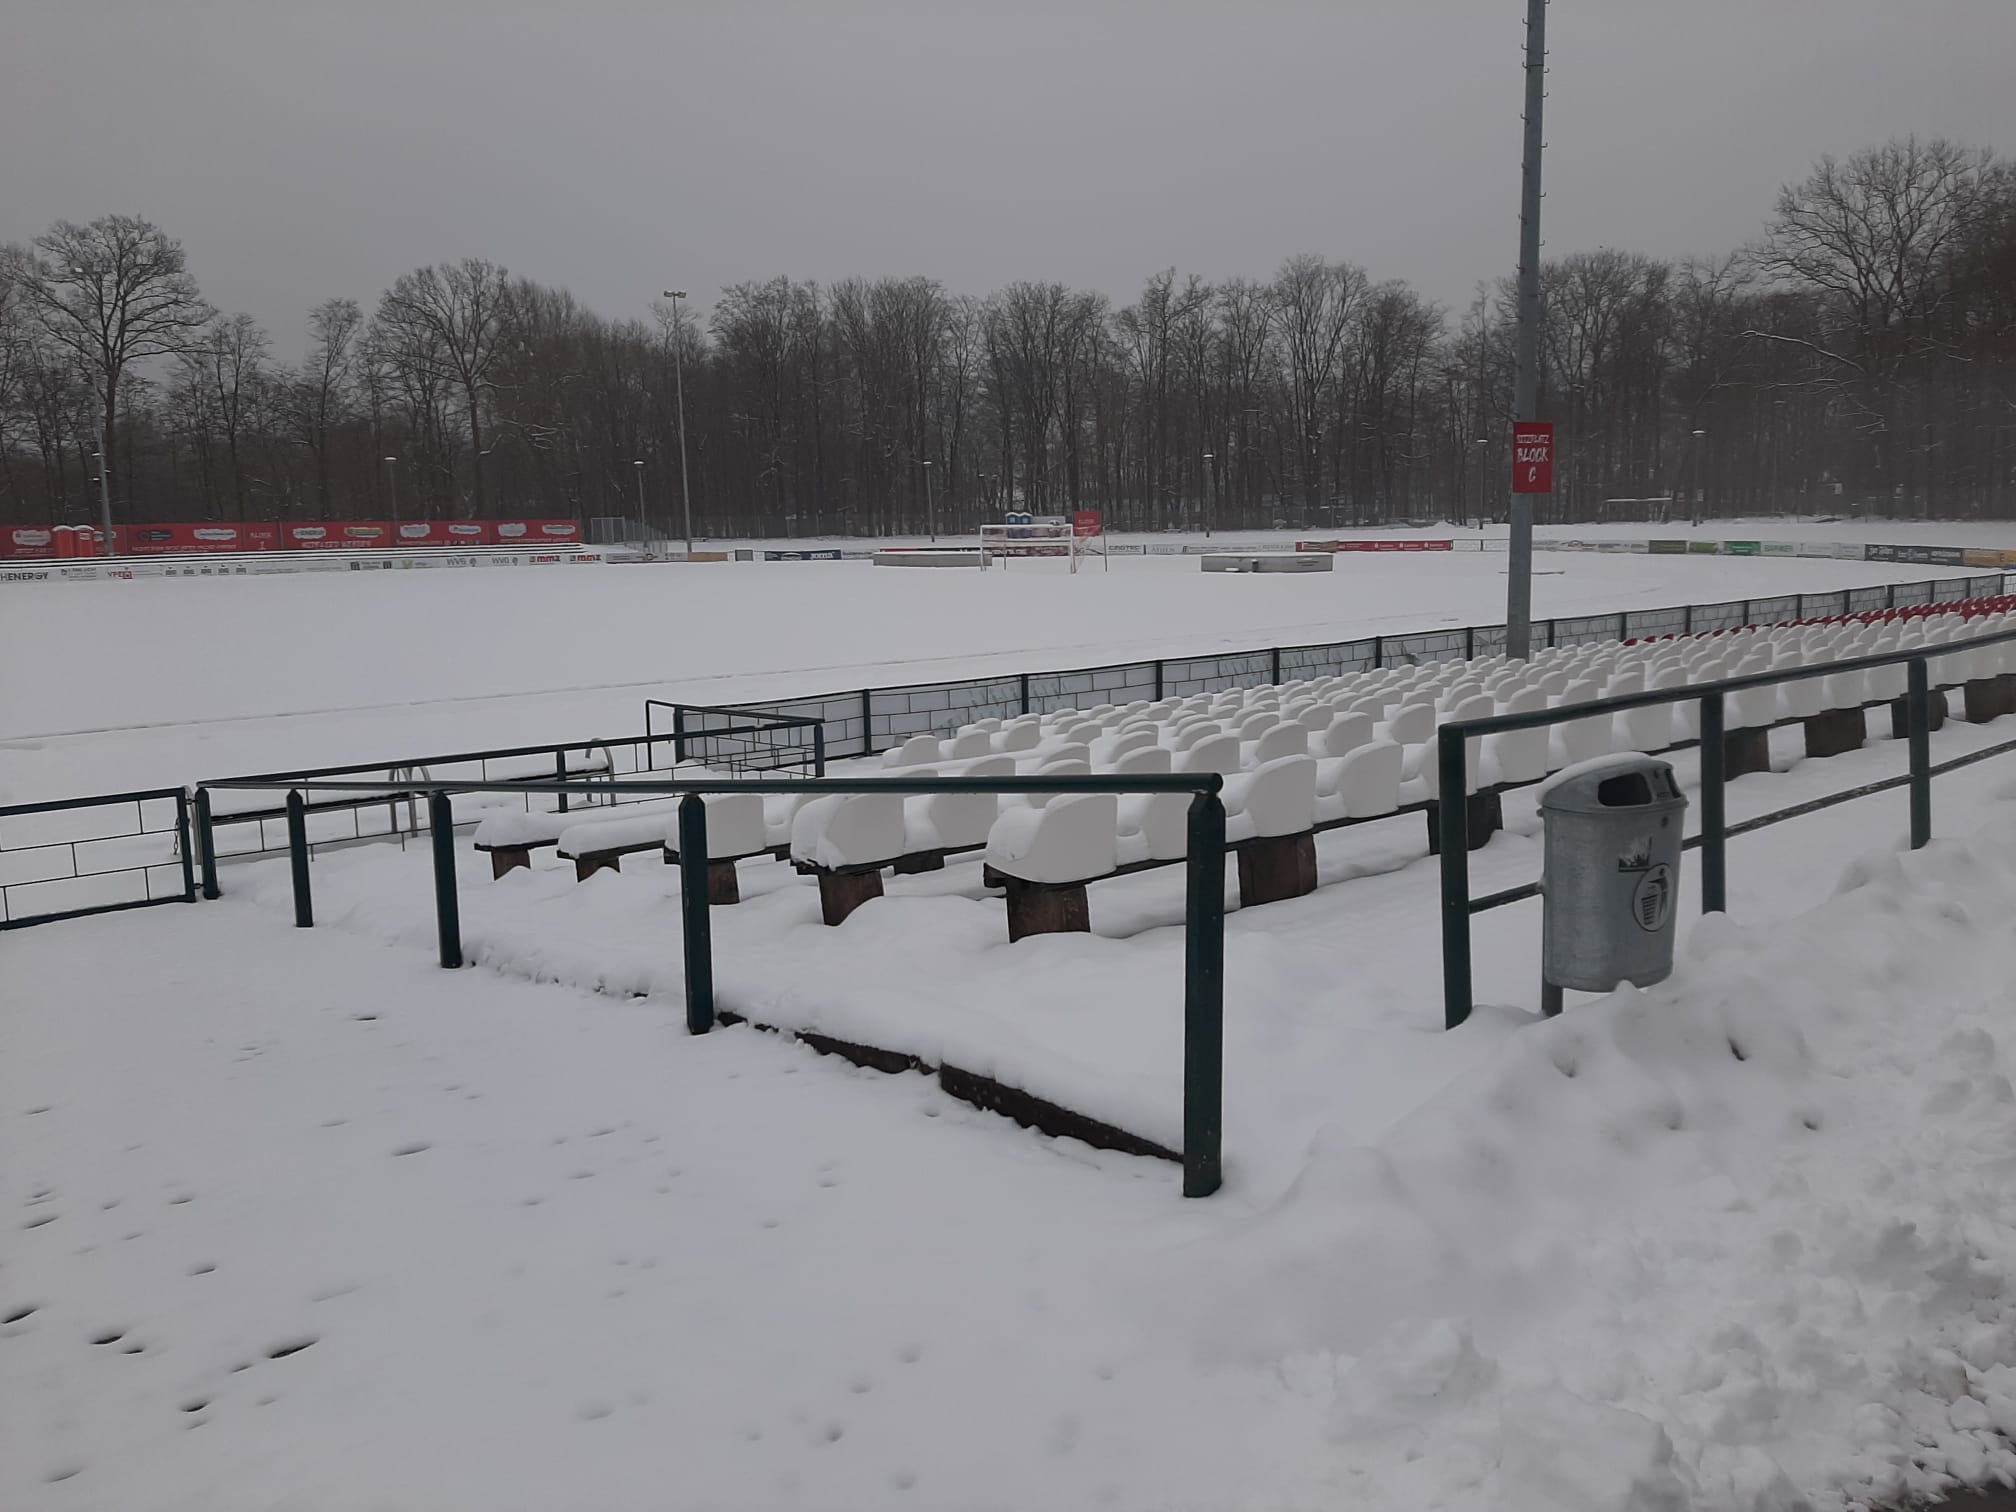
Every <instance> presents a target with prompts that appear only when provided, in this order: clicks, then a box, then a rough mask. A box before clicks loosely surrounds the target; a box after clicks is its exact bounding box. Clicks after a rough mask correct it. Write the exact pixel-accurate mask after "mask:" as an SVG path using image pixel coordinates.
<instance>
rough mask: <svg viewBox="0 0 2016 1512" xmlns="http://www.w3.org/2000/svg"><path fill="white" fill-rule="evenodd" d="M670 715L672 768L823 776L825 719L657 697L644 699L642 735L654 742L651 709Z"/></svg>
mask: <svg viewBox="0 0 2016 1512" xmlns="http://www.w3.org/2000/svg"><path fill="white" fill-rule="evenodd" d="M658 709H670V710H671V711H672V753H673V760H674V764H675V765H676V764H678V763H680V762H685V761H689V760H690V761H697V762H699V763H700V765H702V766H705V767H719V768H723V769H725V770H727V771H730V772H734V773H737V774H738V775H739V774H741V773H744V772H774V771H778V770H780V769H782V768H784V767H791V766H799V767H803V766H809V767H810V768H811V769H812V775H813V776H815V777H824V776H825V775H826V724H825V721H823V720H819V719H813V718H810V717H808V716H804V715H798V714H777V713H773V712H771V711H770V710H768V709H737V708H730V707H728V706H727V705H724V704H684V703H671V702H668V701H667V700H665V699H662V698H647V699H645V700H644V733H645V736H646V738H647V739H654V740H655V739H657V738H658V737H659V734H660V733H661V732H660V731H659V730H658V727H657V723H656V720H655V717H654V713H653V711H654V710H658Z"/></svg>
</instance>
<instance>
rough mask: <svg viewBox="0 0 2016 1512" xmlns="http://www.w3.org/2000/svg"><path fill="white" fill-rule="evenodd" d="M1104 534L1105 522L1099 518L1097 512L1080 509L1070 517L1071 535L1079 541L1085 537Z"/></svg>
mask: <svg viewBox="0 0 2016 1512" xmlns="http://www.w3.org/2000/svg"><path fill="white" fill-rule="evenodd" d="M1105 533H1106V526H1105V522H1104V521H1103V520H1102V519H1101V518H1100V516H1099V511H1098V510H1096V509H1081V510H1079V511H1078V512H1077V513H1076V514H1074V515H1073V516H1071V534H1073V535H1074V536H1076V537H1078V539H1079V540H1081V541H1082V540H1084V539H1085V538H1086V537H1087V536H1096V535H1104V534H1105Z"/></svg>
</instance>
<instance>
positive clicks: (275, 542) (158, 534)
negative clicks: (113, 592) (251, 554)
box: [80, 524, 280, 556]
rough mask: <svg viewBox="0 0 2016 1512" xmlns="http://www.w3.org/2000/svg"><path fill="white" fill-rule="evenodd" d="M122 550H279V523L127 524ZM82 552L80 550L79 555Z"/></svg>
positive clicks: (120, 531)
mask: <svg viewBox="0 0 2016 1512" xmlns="http://www.w3.org/2000/svg"><path fill="white" fill-rule="evenodd" d="M117 541H118V546H119V549H120V550H121V551H122V552H124V553H125V554H126V555H128V556H190V555H195V554H199V553H200V554H207V553H213V552H223V551H276V550H278V549H279V546H280V527H279V526H277V525H269V524H257V525H125V526H120V527H118V538H117ZM81 554H82V552H81V550H80V555H81Z"/></svg>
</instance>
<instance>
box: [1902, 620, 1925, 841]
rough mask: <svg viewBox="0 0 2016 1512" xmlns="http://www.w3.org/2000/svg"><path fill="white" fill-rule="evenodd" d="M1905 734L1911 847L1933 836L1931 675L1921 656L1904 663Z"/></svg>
mask: <svg viewBox="0 0 2016 1512" xmlns="http://www.w3.org/2000/svg"><path fill="white" fill-rule="evenodd" d="M1905 668H1906V675H1907V677H1908V678H1909V682H1908V683H1907V685H1906V691H1905V694H1904V705H1905V707H1904V718H1905V724H1904V729H1905V735H1906V738H1907V740H1908V743H1909V745H1910V748H1911V849H1913V850H1919V849H1922V848H1923V847H1924V846H1926V845H1927V844H1929V843H1930V842H1931V839H1932V677H1931V671H1930V668H1929V666H1928V665H1927V663H1926V660H1925V658H1924V657H1922V656H1914V657H1912V658H1911V660H1910V661H1909V662H1907V663H1905Z"/></svg>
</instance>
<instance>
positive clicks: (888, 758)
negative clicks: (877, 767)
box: [882, 735, 943, 767]
mask: <svg viewBox="0 0 2016 1512" xmlns="http://www.w3.org/2000/svg"><path fill="white" fill-rule="evenodd" d="M942 755H943V742H942V741H940V740H939V739H938V737H937V736H936V735H912V736H911V737H910V738H909V739H908V740H906V741H904V742H903V744H901V745H899V746H897V747H896V748H895V749H893V750H888V751H884V752H883V753H882V765H884V766H885V767H907V766H918V765H921V764H922V763H924V762H927V761H937V760H938V759H939V758H940V757H941V756H942Z"/></svg>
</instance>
